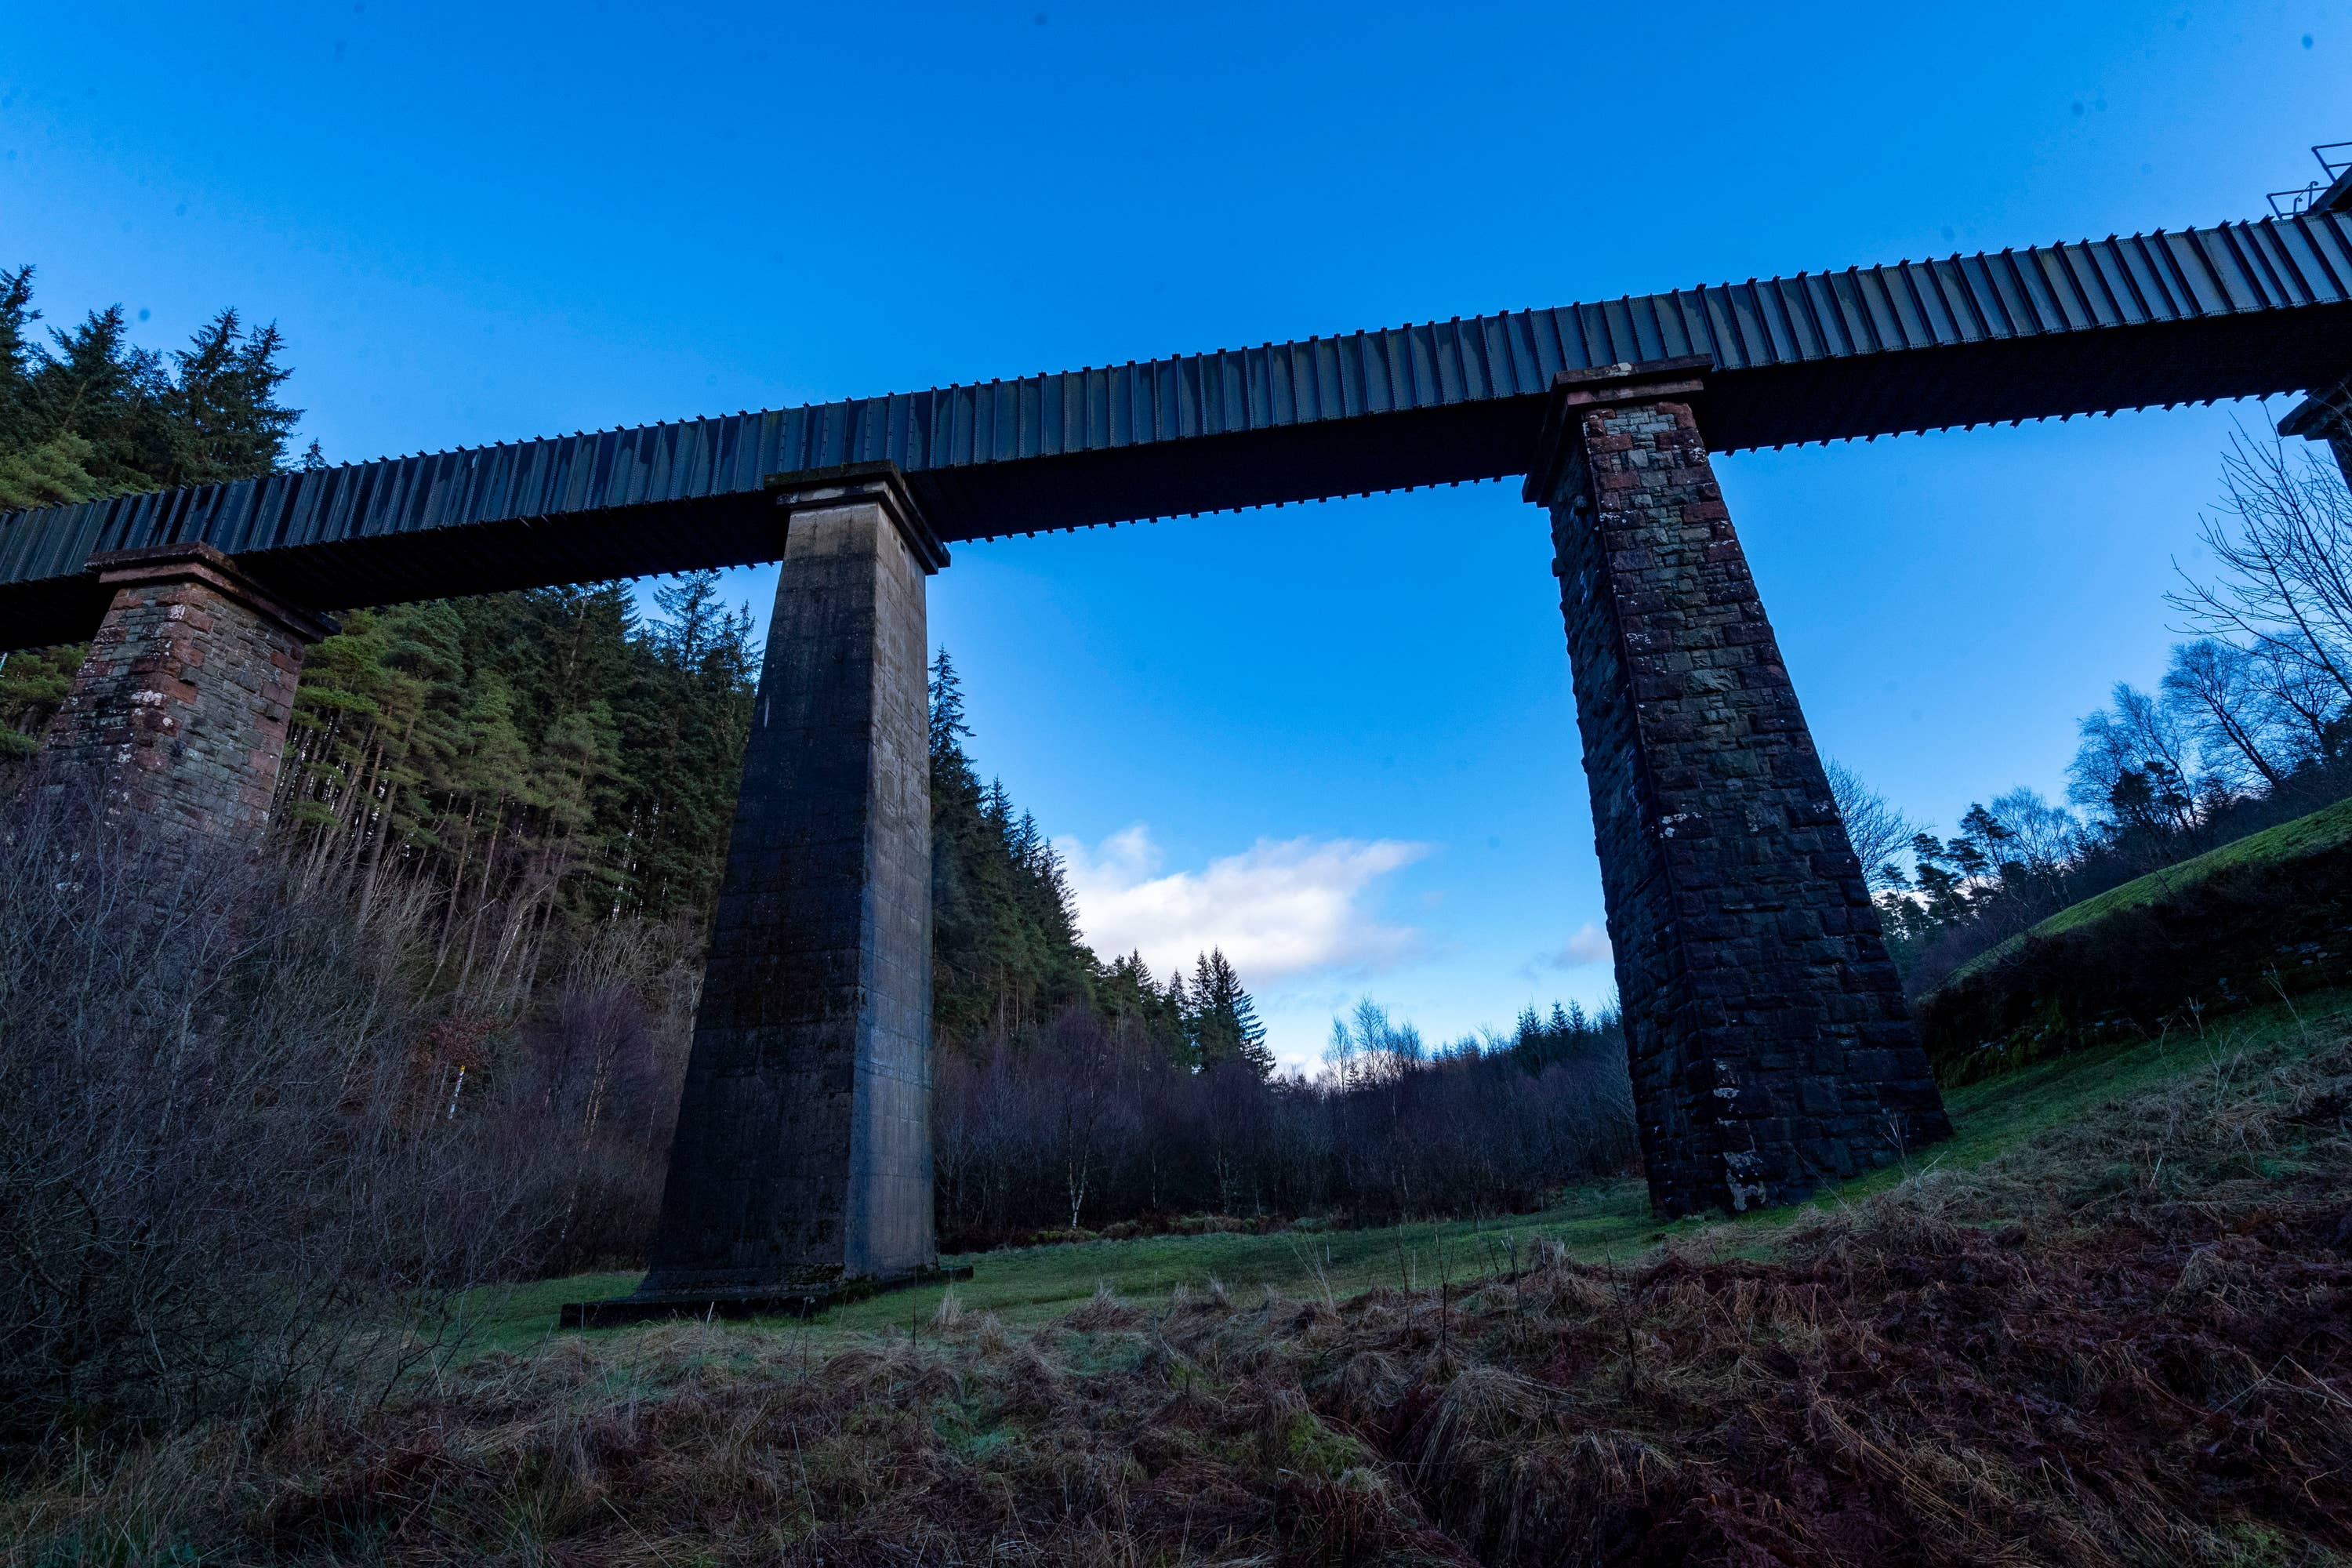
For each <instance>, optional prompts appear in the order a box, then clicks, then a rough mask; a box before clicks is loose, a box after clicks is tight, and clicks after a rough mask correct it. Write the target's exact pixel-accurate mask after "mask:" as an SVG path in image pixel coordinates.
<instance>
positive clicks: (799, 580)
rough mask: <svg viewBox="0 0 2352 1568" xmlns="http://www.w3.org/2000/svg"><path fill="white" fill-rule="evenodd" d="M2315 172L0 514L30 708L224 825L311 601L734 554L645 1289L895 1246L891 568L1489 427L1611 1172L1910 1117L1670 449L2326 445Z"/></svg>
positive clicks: (2340, 250) (1794, 764)
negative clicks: (705, 947) (2253, 431)
mask: <svg viewBox="0 0 2352 1568" xmlns="http://www.w3.org/2000/svg"><path fill="white" fill-rule="evenodd" d="M2347 371H2352V188H2347V181H2346V180H2338V181H2337V182H2336V187H2335V188H2334V189H2332V190H2330V191H2327V192H2326V193H2325V194H2324V195H2321V196H2320V197H2319V198H2318V199H2316V200H2315V201H2314V202H2313V203H2312V204H2311V210H2309V211H2307V212H2304V213H2300V214H2297V215H2295V216H2286V217H2279V218H2273V219H2268V220H2263V221H2261V222H2254V223H2231V224H2224V225H2220V226H2213V227H2210V228H2196V229H2189V230H2183V231H2179V232H2175V233H2157V234H2151V235H2147V236H2139V237H2128V238H2118V237H2110V238H2108V239H2105V240H2099V241H2089V242H2084V243H2081V244H2069V245H2052V246H2047V247H2033V248H2030V249H2023V250H2004V251H2001V252H2000V253H1998V254H1979V255H1974V256H1954V257H1950V258H1944V259H1938V260H1927V261H1906V262H1902V263H1899V264H1896V265H1894V266H1882V267H1866V268H1849V269H1847V270H1845V271H1843V272H1830V273H1822V274H1807V275H1801V276H1798V277H1794V278H1788V279H1772V280H1769V281H1765V282H1757V281H1752V280H1751V281H1749V282H1747V283H1741V284H1733V285H1728V286H1725V287H1719V288H1700V289H1682V290H1676V291H1675V292H1672V293H1664V294H1652V295H1645V296H1642V297H1639V298H1622V299H1618V300H1610V301H1605V302H1602V303H1599V304H1586V305H1574V306H1568V307H1564V308H1561V309H1558V310H1525V311H1514V312H1510V313H1507V314H1501V315H1493V316H1481V317H1476V318H1470V319H1456V320H1454V321H1443V322H1435V323H1430V324H1424V325H1419V326H1407V327H1398V328H1393V329H1390V330H1385V331H1369V332H1361V333H1357V334H1354V335H1352V336H1347V337H1339V338H1318V339H1310V340H1307V341H1305V342H1287V343H1274V344H1267V345H1265V346H1263V347H1259V348H1252V349H1240V350H1232V351H1223V352H1219V353H1202V354H1192V355H1186V356H1182V357H1179V358H1173V359H1165V360H1157V361H1152V362H1150V363H1128V364H1122V365H1114V366H1107V367H1097V368H1089V369H1086V370H1080V371H1075V372H1067V373H1062V374H1044V375H1033V376H1026V377H1023V378H1020V379H1017V380H1010V381H992V382H989V383H986V384H977V385H962V386H950V387H944V388H939V389H935V390H932V391H928V392H918V393H911V394H904V395H894V396H888V397H872V398H864V399H856V400H851V401H846V402H840V403H831V404H825V405H818V406H814V407H802V408H795V409H783V410H773V411H769V412H765V413H747V414H740V415H736V416H731V417H725V418H711V419H698V420H691V421H685V422H681V423H677V424H667V425H656V426H645V427H641V428H635V429H622V430H608V431H602V432H598V433H595V434H582V435H576V436H572V437H558V438H554V439H548V440H536V441H526V442H521V443H519V444H514V445H499V446H494V447H478V448H471V449H465V450H458V451H451V452H441V453H434V454H428V455H424V456H418V457H412V458H393V459H386V460H384V461H381V462H373V463H363V464H356V465H352V466H348V467H343V468H328V469H323V470H318V471H312V472H302V473H283V474H278V475H274V476H272V477H270V478H268V479H260V480H255V481H247V482H239V483H233V484H224V485H215V486H209V487H205V488H201V489H184V490H174V491H168V492H162V493H155V494H148V495H138V496H128V497H121V498H118V499H114V500H100V501H92V502H89V503H85V504H81V505H76V506H68V507H58V508H53V509H49V510H35V511H20V512H16V513H12V514H8V515H5V516H0V647H32V646H40V645H45V644H50V643H58V642H68V641H75V640H79V639H82V638H86V637H93V635H94V637H95V640H94V642H93V643H92V647H91V651H90V654H89V659H88V662H87V663H86V664H85V665H84V666H83V668H82V669H81V672H80V674H79V678H78V679H77V680H76V682H75V685H74V688H73V691H72V694H71V696H70V697H69V698H68V701H67V703H66V705H65V708H64V710H63V711H62V712H61V713H60V715H59V716H58V721H57V722H56V725H55V727H54V729H53V731H52V732H51V735H50V738H49V740H48V742H47V753H46V754H47V765H48V766H49V767H50V768H52V769H53V770H56V773H58V774H63V773H68V772H72V771H76V770H79V771H80V772H82V773H95V774H96V775H97V776H98V779H99V781H100V787H101V788H102V789H103V791H104V793H105V796H106V798H107V799H108V800H109V801H110V803H111V805H112V807H113V808H114V809H116V810H118V811H122V812H128V813H134V814H140V815H143V816H150V817H153V818H156V819H158V820H160V821H162V822H163V823H165V824H167V825H170V826H174V827H176V828H180V829H184V830H192V831H208V832H214V833H225V834H242V835H258V834H259V832H260V831H261V830H262V829H263V827H264V826H265V825H266V816H267V808H268V800H269V798H270V784H271V781H272V779H273V777H274V774H275V771H276V768H277V765H278V755H279V752H280V750H281V748H282V744H283V742H284V738H285V730H286V724H287V719H288V707H289V700H290V699H291V695H292V689H293V684H294V679H295V677H296V675H297V674H298V672H299V668H300V662H301V658H302V653H303V649H304V648H305V647H306V646H308V644H309V642H310V640H311V639H313V638H315V637H319V636H320V635H321V634H322V633H323V632H324V630H326V629H327V627H328V626H330V625H331V623H329V622H327V621H326V620H325V619H324V618H323V617H322V616H321V614H320V612H324V611H331V610H334V609H338V608H342V607H348V606H358V605H380V604H386V603H392V602H396V601H402V600H411V599H423V598H435V597H441V596H446V595H466V594H479V593H487V592H492V591H496V590H501V589H511V588H521V587H529V586H533V585H538V584H555V583H572V582H583V581H594V580H601V579H606V578H614V577H623V576H634V575H639V574H652V573H663V572H674V571H679V570H685V569H688V568H698V567H705V566H728V565H736V564H741V563H750V562H754V561H763V560H773V559H776V558H778V557H782V563H783V565H782V580H781V583H780V584H779V587H778V590H777V597H776V607H775V614H774V619H773V623H772V632H771V635H770V638H769V642H768V647H767V650H766V657H765V663H764V667H763V670H762V674H761V689H760V695H759V700H758V706H757V711H756V716H755V726H754V729H753V731H752V738H751V744H750V748H749V752H748V754H747V755H746V758H745V761H744V772H743V781H742V785H741V793H740V801H739V805H738V806H737V812H736V817H735V824H734V829H733V835H732V840H731V843H730V849H729V856H728V861H727V867H726V873H725V879H724V885H723V889H722V892H721V894H720V898H719V910H718V916H717V921H716V925H715V928H714V931H713V932H712V939H711V945H710V955H709V972H708V977H707V980H706V984H705V986H704V990H703V993H702V1001H701V1007H700V1012H699V1015H698V1018H697V1020H696V1025H695V1037H694V1044H693V1048H692V1055H691V1059H690V1065H689V1068H688V1082H687V1088H686V1098H685V1104H684V1108H683V1112H682V1115H681V1118H680V1121H679V1125H678V1134H677V1144H676V1147H675V1150H674V1152H673V1154H672V1160H671V1174H670V1181H669V1186H668V1190H667V1199H666V1207H665V1212H664V1216H663V1220H662V1225H661V1230H660V1235H659V1239H658V1241H657V1244H656V1248H657V1249H656V1257H655V1258H654V1260H653V1262H654V1267H653V1272H652V1274H651V1275H650V1276H649V1278H648V1279H647V1281H646V1285H645V1287H644V1288H643V1289H642V1290H641V1291H640V1293H639V1297H638V1298H637V1299H636V1300H638V1301H639V1303H640V1304H641V1305H643V1306H644V1307H646V1309H647V1310H662V1309H666V1308H668V1307H672V1306H677V1305H679V1304H684V1305H688V1306H693V1307H698V1308H699V1307H707V1306H710V1305H712V1304H717V1305H718V1306H719V1309H720V1310H727V1308H728V1307H729V1306H730V1305H731V1306H735V1307H742V1306H746V1305H747V1304H757V1303H760V1302H762V1301H771V1302H772V1301H774V1300H780V1299H782V1298H784V1297H787V1296H790V1295H792V1294H793V1292H795V1291H802V1292H807V1291H820V1292H821V1291H823V1290H824V1289H833V1288H839V1287H842V1286H845V1285H850V1284H854V1283H856V1282H859V1281H880V1280H888V1279H899V1278H906V1277H908V1276H911V1275H918V1274H920V1273H921V1272H923V1271H925V1270H927V1269H929V1268H932V1267H934V1266H935V1265H936V1261H937V1259H936V1251H935V1247H934V1244H933V1240H932V1231H931V1200H930V1182H931V1158H930V1143H929V1118H928V1105H929V1047H930V1026H929V1016H930V976H929V960H930V947H929V927H930V881H929V775H928V764H927V757H928V750H927V744H926V729H925V657H926V633H925V624H924V595H925V583H926V579H927V578H928V577H929V574H933V573H935V572H937V571H939V570H940V569H942V568H943V567H945V566H946V565H947V563H948V560H949V553H948V546H950V545H952V544H954V543H957V542H962V541H967V540H978V539H986V538H990V537H992V536H1001V535H1003V534H1007V533H1013V532H1024V533H1027V532H1039V531H1049V530H1057V529H1073V528H1080V527H1088V526H1093V525H1096V524H1103V523H1117V522H1121V521H1135V520H1143V519H1151V518H1160V517H1168V516H1174V515H1180V514H1184V513H1191V512H1200V511H1208V510H1223V509H1234V508H1244V507H1257V506H1265V505H1268V504H1275V505H1279V504H1282V503H1285V502H1289V501H1303V500H1312V499H1317V498H1323V497H1330V496H1338V495H1342V494H1353V493H1356V492H1360V491H1371V490H1381V489H1400V488H1405V487H1412V486H1420V485H1431V484H1437V483H1443V482H1449V481H1461V480H1465V479H1497V478H1502V477H1506V476H1512V475H1524V476H1526V488H1525V492H1524V493H1525V494H1526V497H1527V499H1528V500H1530V501H1532V502H1535V503H1537V504H1538V505H1540V506H1543V507H1545V508H1547V509H1548V510H1549V515H1550V524H1551V530H1552V536H1553V541H1554V545H1555V555H1556V559H1555V564H1554V570H1555V572H1556V573H1557V574H1558V575H1559V584H1560V604H1561V610H1562V614H1563V616H1564V617H1565V620H1566V627H1567V639H1568V644H1569V652H1570V660H1571V664H1572V667H1573V676H1574V685H1575V693H1576V702H1577V712H1578V721H1579V725H1580V730H1581V731H1582V741H1583V752H1584V769H1585V774H1586V778H1587V783H1588V784H1589V786H1590V789H1591V799H1592V814H1593V823H1594V830H1595V837H1596V840H1597V846H1598V848H1599V851H1600V857H1601V867H1602V879H1603V886H1604V889H1605V892H1606V896H1607V901H1608V918H1609V933H1610V937H1611V939H1612V942H1613V943H1614V946H1615V950H1616V964H1617V978H1618V984H1619V987H1620V994H1621V996H1622V1001H1623V1004H1624V1009H1625V1017H1626V1026H1627V1028H1626V1033H1627V1038H1628V1042H1629V1049H1630V1051H1631V1054H1632V1058H1633V1084H1634V1089H1635V1095H1636V1100H1637V1109H1638V1112H1639V1117H1640V1123H1641V1137H1642V1145H1643V1154H1644V1157H1645V1159H1646V1161H1647V1165H1648V1172H1649V1180H1650V1184H1651V1192H1652V1195H1653V1198H1654V1203H1655V1205H1656V1206H1657V1207H1658V1208H1659V1210H1660V1211H1661V1212H1663V1213H1666V1214H1680V1213H1685V1212H1689V1211H1692V1210H1695V1209H1699V1208H1705V1207H1709V1206H1726V1207H1732V1208H1740V1207H1746V1206H1749V1205H1756V1204H1769V1203H1776V1202H1781V1201H1785V1200H1789V1199H1791V1198H1795V1197H1798V1196H1801V1195H1802V1194H1806V1193H1809V1192H1811V1191H1812V1190H1813V1189H1815V1188H1816V1187H1818V1186H1819V1185H1821V1184H1823V1183H1825V1182H1828V1181H1831V1180H1834V1179H1836V1178H1838V1177H1840V1176H1843V1175H1846V1174H1850V1173H1854V1172H1857V1171H1860V1170H1864V1169H1866V1168H1869V1167H1872V1166H1874V1165H1877V1164H1881V1163H1885V1162H1886V1161H1888V1160H1890V1159H1891V1158H1893V1157H1894V1156H1895V1154H1896V1153H1897V1152H1898V1151H1899V1150H1900V1149H1901V1148H1902V1147H1903V1146H1904V1145H1906V1143H1919V1142H1927V1141H1929V1140H1932V1139H1934V1138H1936V1137H1937V1136H1940V1135H1941V1134H1942V1133H1943V1132H1944V1131H1945V1127H1946V1124H1945V1121H1944V1112H1943V1109H1942V1105H1941V1102H1940V1100H1939V1098H1938V1096H1937V1090H1936V1086H1935V1083H1934V1080H1933V1079H1932V1078H1931V1077H1930V1075H1929V1072H1928V1069H1927V1064H1926V1061H1925V1058H1924V1057H1923V1055H1922V1053H1921V1051H1920V1048H1919V1045H1918V1042H1917V1039H1916V1036H1915V1034H1914V1032H1913V1029H1912V1026H1911V1024H1910V1022H1909V1020H1908V1018H1907V1016H1906V1012H1905V1007H1904V1003H1903V996H1902V993H1901V990H1900V987H1899V985H1898V984H1897V981H1896V977H1895V970H1894V968H1893V966H1892V965H1891V964H1890V963H1889V962H1888V960H1887V957H1886V952H1885V947H1884V945H1883V943H1882V942H1881V941H1880V936H1879V929H1878V923H1877V918H1876V915H1875V913H1874V910H1873V908H1872V905H1871V901H1870V897H1869V894H1868V891H1867V889H1866V888H1865V886H1864V878H1863V868H1862V867H1861V865H1860V864H1859V863H1858V862H1857V861H1856V859H1855V858H1854V856H1853V851H1852V849H1851V847H1850V846H1849V844H1848V841H1847V837H1846V834H1845V829H1844V826H1843V823H1842V822H1841V821H1840V820H1839V817H1838V815H1837V811H1836V808H1835V806H1834V805H1833V804H1832V800H1831V795H1830V791H1829V788H1828V785H1827V784H1826V782H1825V780H1824V778H1823V773H1822V764H1821V763H1820V761H1819V759H1818V757H1817V756H1816V754H1815V752H1814V749H1813V745H1812V742H1811V737H1810V735H1809V734H1808V732H1807V731H1806V727H1805V722H1804V719H1803V716H1802V714H1801V711H1800V710H1799V707H1798V703H1797V700H1796V696H1795V694H1794V692H1793V691H1792V690H1791V689H1790V683H1789V678H1788V675H1787V672H1786V671H1785V670H1784V669H1783V668H1782V666H1781V662H1780V654H1779V651H1778V648H1777V647H1776V645H1775V642H1774V639H1773V635H1772V631H1771V627H1770V625H1769V622H1768V621H1767V619H1766V617H1765V614H1764V608H1763V605H1761V604H1760V603H1759V600H1758V597H1757V593H1756V589H1755V586H1754V584H1753V583H1752V581H1751V579H1750V577H1749V574H1748V566H1747V563H1746V560H1745V558H1744V556H1743V555H1742V552H1741V549H1740V545H1739V542H1738V536H1737V535H1736V533H1735V532H1734V531H1733V527H1732V522H1731V519H1730V517H1729V515H1728V514H1727V511H1726V510H1725V507H1724V503H1723V500H1722V495H1721V492H1720V490H1719V489H1717V484H1716V479H1715V476H1714V472H1713V469H1712V467H1711V457H1710V454H1713V453H1718V452H1733V451H1738V450H1741V449H1743V448H1752V447H1766V446H1780V445H1784V444H1789V443H1796V442H1807V441H1824V442H1826V441H1833V440H1840V439H1845V438H1851V437H1875V436H1879V435H1885V434H1891V433H1895V432H1899V431H1915V430H1916V431H1924V430H1928V429H1933V428H1938V427H1945V426H1969V425H1976V424H1982V423H1990V422H1997V421H2004V420H2006V421H2017V420H2023V419H2031V418H2042V417H2047V416H2066V415H2074V414H2093V413H2112V412H2114V411H2116V410H2117V409H2124V408H2135V407H2144V406H2149V405H2169V404H2177V403H2183V402H2196V401H2210V400H2214V399H2221V398H2237V397H2246V396H2253V395H2273V394H2279V393H2290V392H2307V393H2313V394H2315V395H2314V396H2313V397H2311V398H2310V399H2309V400H2308V401H2306V402H2305V404H2303V405H2302V406H2301V407H2299V408H2298V409H2297V411H2296V413H2295V414H2294V416H2291V417H2290V419H2289V420H2288V422H2287V425H2286V426H2285V427H2286V428H2287V429H2288V430H2289V431H2290V432H2291V433H2293V434H2296V435H2307V436H2312V437H2328V438H2332V439H2334V440H2335V441H2336V443H2337V450H2338V452H2339V453H2342V454H2347V455H2352V426H2347V423H2346V420H2345V414H2344V410H2345V407H2346V403H2347V397H2346V390H2345V384H2344V377H2345V376H2346V374H2347Z"/></svg>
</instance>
